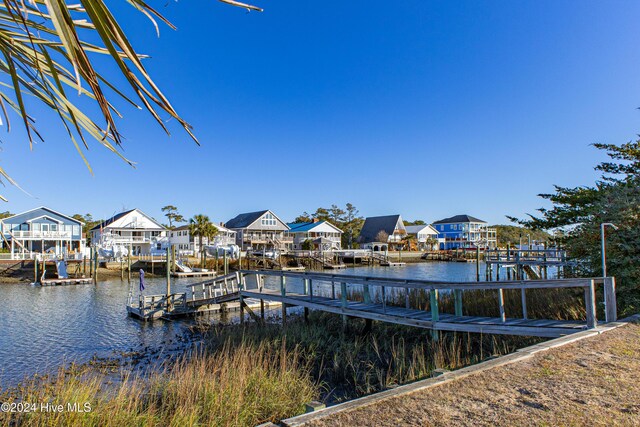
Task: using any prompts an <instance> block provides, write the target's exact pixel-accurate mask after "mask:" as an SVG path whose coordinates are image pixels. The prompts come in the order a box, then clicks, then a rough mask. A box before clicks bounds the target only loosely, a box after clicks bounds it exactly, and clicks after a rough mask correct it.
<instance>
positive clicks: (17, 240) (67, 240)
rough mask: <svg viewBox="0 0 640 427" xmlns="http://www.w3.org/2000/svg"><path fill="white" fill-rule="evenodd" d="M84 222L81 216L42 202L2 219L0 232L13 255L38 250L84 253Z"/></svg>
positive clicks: (22, 255) (26, 255)
mask: <svg viewBox="0 0 640 427" xmlns="http://www.w3.org/2000/svg"><path fill="white" fill-rule="evenodd" d="M82 226H83V223H82V222H81V221H78V220H77V219H73V218H71V217H69V216H67V215H64V214H61V213H60V212H56V211H54V210H53V209H49V208H46V207H44V206H41V207H39V208H36V209H31V210H30V211H27V212H23V213H20V214H17V215H13V216H10V217H8V218H4V219H2V220H0V233H1V234H2V245H3V246H5V247H8V248H10V251H11V252H10V253H11V258H12V259H23V258H32V257H33V254H34V253H36V252H53V253H55V254H57V255H61V254H63V253H64V252H66V253H73V252H78V253H82V252H83V251H84V247H85V239H84V238H83V237H82Z"/></svg>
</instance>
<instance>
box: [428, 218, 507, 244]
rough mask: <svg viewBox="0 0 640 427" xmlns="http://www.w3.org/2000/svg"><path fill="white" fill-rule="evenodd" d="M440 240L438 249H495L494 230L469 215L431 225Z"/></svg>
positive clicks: (446, 219)
mask: <svg viewBox="0 0 640 427" xmlns="http://www.w3.org/2000/svg"><path fill="white" fill-rule="evenodd" d="M433 227H434V228H435V229H436V230H437V231H438V238H439V239H442V240H441V243H440V249H444V250H451V249H475V248H481V249H485V248H495V247H496V246H497V237H496V229H495V228H490V227H489V226H488V225H487V222H486V221H483V220H481V219H479V218H476V217H473V216H471V215H455V216H452V217H449V218H444V219H441V220H439V221H436V222H434V223H433Z"/></svg>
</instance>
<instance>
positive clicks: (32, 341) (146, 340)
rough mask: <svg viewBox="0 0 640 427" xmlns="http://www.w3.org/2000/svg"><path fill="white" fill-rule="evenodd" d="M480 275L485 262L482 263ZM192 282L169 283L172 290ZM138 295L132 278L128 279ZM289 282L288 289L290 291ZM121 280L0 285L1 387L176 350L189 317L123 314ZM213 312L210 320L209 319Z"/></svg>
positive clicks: (421, 272) (403, 273) (467, 270)
mask: <svg viewBox="0 0 640 427" xmlns="http://www.w3.org/2000/svg"><path fill="white" fill-rule="evenodd" d="M480 271H481V276H482V277H484V276H483V275H484V265H482V266H481V270H480ZM341 272H344V273H345V274H360V275H369V276H386V277H399V278H414V279H431V280H450V281H474V280H475V277H476V276H475V274H476V268H475V264H473V263H469V264H467V263H447V262H430V263H420V264H409V265H406V266H404V267H386V268H385V267H357V268H348V269H345V270H342V271H341ZM196 281H198V279H181V280H175V281H173V284H172V287H173V290H175V291H176V292H183V291H185V290H186V289H185V287H186V284H188V283H193V282H196ZM133 285H134V292H135V294H137V293H138V290H137V281H136V280H134V281H133ZM146 285H147V287H146V290H145V291H144V293H145V294H160V293H164V290H165V286H166V285H165V279H162V278H159V279H148V280H147V284H146ZM295 287H296V285H295V284H294V283H289V284H288V288H289V289H291V290H295ZM128 293H129V284H128V283H127V281H124V282H121V281H120V280H119V279H116V280H110V281H104V282H100V283H99V284H98V285H97V286H95V285H74V286H59V287H36V286H31V285H27V284H2V285H0V297H2V315H1V316H0V367H1V368H0V385H5V386H6V385H11V384H15V383H16V382H17V381H19V380H21V379H22V378H23V377H24V376H25V375H31V374H33V373H36V372H38V373H44V372H47V371H51V370H52V369H55V368H56V367H58V366H60V365H61V364H63V363H65V362H70V361H78V362H84V361H87V360H89V359H91V358H92V357H93V356H94V355H95V356H98V357H112V356H117V355H118V353H119V352H129V351H142V352H147V351H149V349H158V348H162V349H163V350H171V349H172V348H174V349H175V348H179V340H180V338H182V337H184V335H185V333H186V330H187V327H188V326H189V324H190V323H189V321H184V320H181V321H174V322H168V321H158V322H149V323H143V322H139V321H136V320H133V319H131V318H128V317H127V312H126V308H125V305H126V300H127V295H128ZM215 318H216V317H215V316H212V319H215Z"/></svg>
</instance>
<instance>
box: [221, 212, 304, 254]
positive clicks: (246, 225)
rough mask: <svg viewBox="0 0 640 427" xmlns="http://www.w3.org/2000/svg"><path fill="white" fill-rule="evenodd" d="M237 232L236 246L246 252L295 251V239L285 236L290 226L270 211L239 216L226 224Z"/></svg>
mask: <svg viewBox="0 0 640 427" xmlns="http://www.w3.org/2000/svg"><path fill="white" fill-rule="evenodd" d="M224 226H225V227H226V228H228V229H229V230H233V231H235V232H236V245H238V246H240V248H241V249H242V250H243V251H245V250H257V249H279V250H290V249H293V238H292V237H291V236H285V232H286V231H289V226H287V224H286V223H285V222H284V221H282V220H281V219H280V218H278V217H277V216H276V214H274V213H273V212H271V211H270V210H268V209H266V210H262V211H256V212H247V213H242V214H240V215H237V216H236V217H235V218H232V219H230V220H229V221H227V223H226V224H224Z"/></svg>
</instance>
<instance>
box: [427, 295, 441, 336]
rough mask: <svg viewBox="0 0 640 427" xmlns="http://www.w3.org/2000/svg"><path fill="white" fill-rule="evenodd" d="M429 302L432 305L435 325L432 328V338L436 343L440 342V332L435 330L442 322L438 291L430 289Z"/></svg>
mask: <svg viewBox="0 0 640 427" xmlns="http://www.w3.org/2000/svg"><path fill="white" fill-rule="evenodd" d="M429 302H430V305H431V321H432V322H433V325H432V326H431V328H432V329H431V338H432V339H433V340H434V341H438V339H439V338H440V336H439V334H438V331H437V330H436V329H435V326H436V323H437V322H438V321H439V320H440V313H439V309H438V290H437V289H429Z"/></svg>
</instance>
